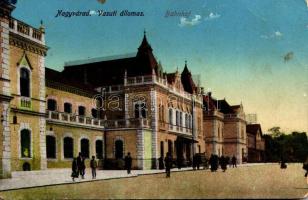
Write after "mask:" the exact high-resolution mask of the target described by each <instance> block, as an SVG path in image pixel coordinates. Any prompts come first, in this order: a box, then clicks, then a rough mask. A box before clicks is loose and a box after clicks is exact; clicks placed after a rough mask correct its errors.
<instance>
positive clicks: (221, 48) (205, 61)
mask: <svg viewBox="0 0 308 200" xmlns="http://www.w3.org/2000/svg"><path fill="white" fill-rule="evenodd" d="M58 10H63V11H88V10H91V11H92V13H93V14H94V13H95V12H97V10H104V11H114V10H117V11H118V15H119V13H120V12H121V11H122V10H128V11H142V12H144V16H143V17H121V16H116V17H99V16H98V15H93V16H91V17H71V18H64V17H57V18H56V17H55V15H56V14H57V12H58ZM167 11H177V12H182V11H183V12H190V16H188V17H179V16H177V17H165V14H166V12H167ZM13 16H14V17H16V18H18V19H22V20H24V21H25V22H27V23H28V24H31V25H33V26H35V27H38V26H39V22H40V20H41V19H42V20H43V22H44V24H45V26H46V41H47V45H48V46H49V47H50V50H49V52H48V56H47V57H46V65H47V67H50V68H54V69H57V70H62V69H63V65H64V62H66V61H72V60H79V59H87V58H95V57H104V56H112V55H117V54H127V53H134V52H136V50H137V48H138V46H139V44H140V42H141V39H142V37H143V31H144V29H146V32H147V36H148V40H149V42H150V44H151V45H152V48H153V49H154V54H155V56H156V57H157V59H158V60H160V61H161V63H162V65H163V67H164V69H165V70H166V71H168V72H171V71H174V70H176V68H177V67H178V68H179V69H182V68H183V66H184V61H185V60H187V61H188V65H189V68H190V69H191V71H192V73H193V74H200V77H201V84H202V85H203V86H204V87H205V88H206V90H211V91H212V93H213V95H214V96H215V97H217V98H224V97H225V98H226V100H227V101H228V102H229V103H230V104H239V103H241V102H242V103H243V106H244V109H245V111H246V113H257V115H258V121H259V122H260V123H261V125H262V127H263V130H264V131H266V130H267V129H268V128H270V127H273V126H280V127H282V129H283V130H285V131H293V130H298V131H306V132H308V97H307V95H308V7H307V4H306V1H305V0H279V1H277V0H233V1H230V0H198V1H197V0H180V1H179V0H155V1H153V0H142V1H140V0H106V2H105V3H104V4H101V3H98V2H97V0H53V1H47V0H46V1H41V0H18V3H17V8H16V10H15V11H14V13H13Z"/></svg>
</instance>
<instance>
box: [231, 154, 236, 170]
mask: <svg viewBox="0 0 308 200" xmlns="http://www.w3.org/2000/svg"><path fill="white" fill-rule="evenodd" d="M236 160H237V159H236V157H235V156H234V155H233V157H232V159H231V162H232V167H233V168H234V166H235V167H237V166H236Z"/></svg>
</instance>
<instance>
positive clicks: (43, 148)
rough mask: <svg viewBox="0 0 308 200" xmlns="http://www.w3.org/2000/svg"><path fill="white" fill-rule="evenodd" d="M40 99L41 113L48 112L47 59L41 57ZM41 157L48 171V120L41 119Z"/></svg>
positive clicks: (39, 63) (39, 61)
mask: <svg viewBox="0 0 308 200" xmlns="http://www.w3.org/2000/svg"><path fill="white" fill-rule="evenodd" d="M42 37H43V36H42ZM38 65H39V66H38V67H39V77H40V82H39V98H40V113H45V112H46V98H45V58H44V57H43V56H40V57H39V60H38ZM39 126H40V156H41V169H47V159H46V118H45V117H40V119H39Z"/></svg>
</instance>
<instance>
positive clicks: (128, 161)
mask: <svg viewBox="0 0 308 200" xmlns="http://www.w3.org/2000/svg"><path fill="white" fill-rule="evenodd" d="M132 160H133V159H132V157H131V156H130V152H128V153H127V156H125V158H124V161H125V169H126V170H127V174H130V171H131V169H132Z"/></svg>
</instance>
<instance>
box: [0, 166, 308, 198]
mask: <svg viewBox="0 0 308 200" xmlns="http://www.w3.org/2000/svg"><path fill="white" fill-rule="evenodd" d="M184 170H186V172H179V173H172V175H171V179H166V178H165V175H164V174H157V175H148V176H140V175H142V174H153V173H162V172H163V171H161V170H148V171H133V173H132V175H127V174H126V172H125V171H99V173H98V178H99V179H113V180H109V181H102V180H99V181H95V182H93V181H92V180H91V179H90V177H86V179H85V180H78V183H80V182H83V181H85V183H80V184H74V183H73V184H72V181H71V179H70V177H69V176H68V175H69V174H70V171H69V170H68V169H60V170H47V171H40V172H27V173H17V174H14V178H13V179H11V180H1V181H0V187H1V188H2V190H3V189H10V188H11V189H13V188H22V187H29V186H42V185H55V184H62V185H58V186H48V187H40V188H33V189H23V190H12V191H8V192H0V196H2V197H7V198H5V199H24V198H25V199H32V197H33V198H39V197H41V196H42V195H44V196H45V195H47V196H48V195H50V196H48V197H49V198H64V197H65V198H228V197H230V198H303V197H304V196H305V195H306V194H307V193H308V185H307V184H306V180H305V178H304V171H303V170H302V169H301V165H300V164H290V165H288V168H287V169H286V170H281V169H279V165H278V164H267V165H262V164H261V165H260V164H259V165H256V164H253V165H251V164H250V165H242V166H240V167H238V168H237V169H228V170H227V172H226V173H223V172H221V171H220V170H219V171H218V172H216V173H211V172H210V171H209V170H201V171H193V172H192V171H187V170H191V169H184ZM87 174H90V173H89V171H88V172H87ZM54 176H57V177H56V178H55V177H54ZM128 176H130V177H132V176H134V178H123V177H128ZM7 183H9V185H7ZM4 185H5V186H4ZM307 195H308V194H307ZM10 197H11V198H10Z"/></svg>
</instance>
